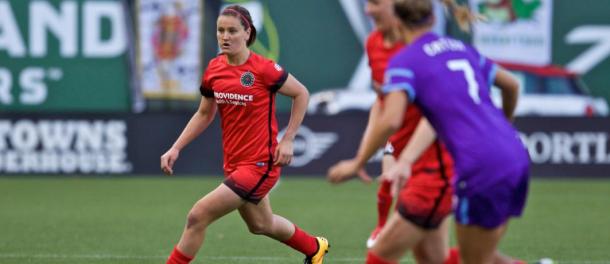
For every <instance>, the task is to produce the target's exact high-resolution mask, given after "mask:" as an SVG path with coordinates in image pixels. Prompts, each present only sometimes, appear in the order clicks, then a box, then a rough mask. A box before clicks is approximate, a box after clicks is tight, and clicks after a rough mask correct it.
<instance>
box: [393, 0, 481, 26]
mask: <svg viewBox="0 0 610 264" xmlns="http://www.w3.org/2000/svg"><path fill="white" fill-rule="evenodd" d="M441 2H442V3H443V5H445V7H446V8H447V10H448V11H449V12H451V13H452V14H453V17H454V18H455V21H456V22H457V24H458V26H459V28H460V29H461V30H463V31H465V32H470V23H472V22H474V21H475V20H478V19H483V17H481V16H478V15H474V14H473V13H472V12H471V11H470V9H469V8H468V7H467V6H465V5H460V4H458V3H456V2H455V0H441ZM394 11H395V13H396V15H397V16H398V17H399V18H400V20H401V21H402V23H403V24H404V25H405V26H407V27H422V26H429V25H431V24H432V21H433V20H432V16H433V13H434V5H433V3H432V0H395V1H394Z"/></svg>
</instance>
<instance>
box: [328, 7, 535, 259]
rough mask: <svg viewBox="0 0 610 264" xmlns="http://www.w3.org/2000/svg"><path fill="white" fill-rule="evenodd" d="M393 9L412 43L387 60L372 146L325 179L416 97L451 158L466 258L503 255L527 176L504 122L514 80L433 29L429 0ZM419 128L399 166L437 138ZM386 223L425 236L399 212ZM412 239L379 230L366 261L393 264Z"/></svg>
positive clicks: (354, 167)
mask: <svg viewBox="0 0 610 264" xmlns="http://www.w3.org/2000/svg"><path fill="white" fill-rule="evenodd" d="M395 12H396V14H397V16H398V17H399V18H400V20H401V21H402V23H403V25H404V27H405V34H406V39H407V42H408V43H409V46H408V47H406V48H404V49H402V50H401V51H399V53H397V54H396V55H395V56H394V57H393V58H392V59H391V60H390V63H389V65H388V68H387V70H386V73H385V83H384V86H383V89H382V90H383V92H384V94H386V97H385V99H384V102H385V103H384V107H383V109H382V114H381V115H382V117H381V119H380V122H379V124H378V125H377V126H375V127H374V128H373V130H372V131H371V141H370V142H369V144H367V145H364V146H362V148H360V150H359V151H358V154H357V156H356V158H354V159H352V160H348V161H343V162H340V163H339V164H338V165H336V166H334V167H332V168H331V169H330V170H329V177H331V178H332V179H335V180H341V179H343V178H348V177H350V176H351V175H353V174H354V173H355V172H356V171H358V169H360V168H362V166H363V165H364V164H365V162H366V160H368V158H369V157H370V156H371V155H372V154H373V153H374V152H375V151H376V149H378V148H379V147H380V146H381V145H383V143H384V142H385V140H386V139H387V138H388V137H389V136H390V135H391V134H392V133H393V131H395V130H396V129H397V128H399V127H400V124H401V122H402V118H403V116H404V114H405V109H406V107H407V105H409V103H414V104H416V105H418V106H419V107H420V109H421V110H422V113H423V114H424V116H425V117H426V118H427V119H428V120H429V123H430V124H431V125H432V127H433V128H434V130H436V131H437V133H438V134H439V137H440V138H441V139H442V140H443V142H444V143H446V144H447V147H448V149H449V151H450V153H451V154H452V156H453V158H454V160H455V168H456V179H454V182H453V189H454V194H455V196H456V198H457V199H456V200H455V201H454V204H455V205H454V208H453V209H454V214H455V219H456V222H457V225H456V229H457V238H458V244H459V250H460V255H461V259H462V261H463V263H466V264H470V263H492V262H494V261H496V262H497V261H501V260H502V259H501V258H497V254H496V253H497V252H496V248H497V245H498V243H499V241H500V239H501V238H502V235H503V234H504V233H505V231H506V227H507V223H508V220H509V218H510V217H512V216H519V215H521V213H522V211H523V208H524V206H525V200H526V196H527V188H528V182H529V172H528V168H529V161H528V157H527V153H526V150H525V148H524V146H523V144H522V143H521V141H520V140H519V137H518V134H517V132H516V131H515V129H514V128H513V127H512V126H511V124H510V123H509V122H508V120H507V118H508V119H511V118H512V114H513V111H514V108H515V106H516V102H517V95H518V84H517V83H516V81H515V80H514V79H513V78H512V77H511V76H510V75H509V74H508V73H507V72H506V71H504V70H502V69H500V68H499V67H498V66H496V65H495V64H494V63H492V62H491V61H490V60H488V59H486V58H485V57H483V56H481V55H480V54H479V53H478V52H477V51H476V50H475V49H474V48H472V47H469V46H467V45H465V44H464V43H462V42H461V41H458V40H455V39H451V38H445V37H439V36H437V35H436V34H434V33H432V32H430V29H431V27H432V24H433V21H434V16H433V12H432V1H431V0H396V1H395ZM492 83H494V84H495V85H497V86H498V87H500V88H501V89H502V95H503V111H504V116H503V113H502V111H500V110H498V109H497V108H496V107H495V106H494V105H493V103H492V101H491V99H490V96H489V89H490V87H491V84H492ZM418 130H419V129H418ZM418 134H423V135H424V137H420V138H421V139H425V140H416V141H413V144H414V145H413V147H411V146H410V150H411V151H409V152H408V153H405V154H404V155H401V158H400V160H399V161H398V163H397V164H396V166H397V168H396V169H395V170H396V171H410V170H411V168H412V165H411V164H413V162H414V161H415V160H417V158H418V157H419V156H420V155H421V153H422V152H423V151H424V150H425V149H426V148H427V147H428V146H429V145H430V144H432V142H433V140H434V138H435V136H434V134H433V133H420V131H416V135H415V136H416V137H418ZM409 153H410V154H409ZM392 170H394V169H392ZM393 220H395V221H394V222H393ZM388 225H395V226H396V228H395V230H401V229H409V230H412V231H414V233H415V234H417V232H419V234H422V235H423V234H425V231H424V230H421V229H420V228H418V227H417V226H415V225H413V224H412V223H411V222H409V221H406V220H404V219H400V218H398V217H397V218H394V217H393V219H391V220H390V223H388ZM393 230H394V229H393ZM420 237H421V235H420ZM413 241H416V239H406V238H401V237H397V234H396V233H394V232H385V228H384V231H382V232H381V234H380V237H379V238H378V242H377V243H376V244H375V246H374V247H373V249H372V250H371V251H369V254H368V256H367V263H370V264H375V263H382V264H383V263H397V262H398V260H399V259H400V257H401V256H402V254H404V252H405V251H406V250H407V249H410V248H413V246H414V244H413Z"/></svg>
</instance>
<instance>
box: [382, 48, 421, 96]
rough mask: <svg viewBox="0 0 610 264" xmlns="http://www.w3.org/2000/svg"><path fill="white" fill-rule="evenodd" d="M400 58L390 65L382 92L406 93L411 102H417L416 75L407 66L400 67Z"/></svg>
mask: <svg viewBox="0 0 610 264" xmlns="http://www.w3.org/2000/svg"><path fill="white" fill-rule="evenodd" d="M399 58H400V57H399V56H397V57H394V58H393V59H392V60H390V62H389V63H388V67H387V69H386V71H385V76H384V81H383V83H384V84H383V87H382V92H383V93H384V94H389V93H391V92H394V91H405V92H406V93H407V97H408V98H409V101H411V102H412V101H413V100H415V97H416V96H417V94H416V92H415V73H414V72H413V71H412V70H411V69H409V68H408V66H406V65H400V64H401V63H400V60H399Z"/></svg>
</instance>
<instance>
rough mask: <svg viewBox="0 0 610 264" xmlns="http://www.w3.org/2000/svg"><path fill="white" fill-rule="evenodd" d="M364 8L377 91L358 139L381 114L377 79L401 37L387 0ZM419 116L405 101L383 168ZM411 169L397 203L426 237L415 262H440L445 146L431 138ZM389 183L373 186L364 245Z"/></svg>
mask: <svg viewBox="0 0 610 264" xmlns="http://www.w3.org/2000/svg"><path fill="white" fill-rule="evenodd" d="M365 10H366V13H367V14H368V15H369V16H370V17H371V18H372V19H373V21H374V23H375V31H373V32H372V33H371V34H370V35H369V37H368V40H367V44H366V51H367V55H368V58H369V65H370V67H371V71H372V75H373V76H372V79H373V86H374V88H375V91H376V92H377V93H378V94H379V96H378V98H377V100H376V101H375V103H374V104H373V106H372V108H371V111H370V113H369V122H368V124H367V129H366V131H365V134H364V136H363V139H362V144H363V145H364V144H367V142H368V141H370V138H369V137H370V135H371V134H370V131H371V129H372V127H374V126H375V125H376V123H377V122H378V120H379V118H380V113H381V108H382V107H383V96H382V94H381V84H382V83H383V74H384V71H385V69H386V66H387V63H388V61H389V60H390V57H391V56H392V55H394V54H395V53H396V52H397V51H399V50H400V49H401V48H402V47H404V41H405V39H404V36H403V34H402V30H401V28H400V27H401V25H400V20H399V19H398V18H397V17H396V16H395V14H394V5H393V1H392V0H369V1H367V4H366V7H365ZM420 119H421V113H420V111H419V109H418V108H417V107H416V106H414V105H411V106H409V107H408V108H407V113H406V114H405V119H404V122H403V123H402V125H401V127H400V129H399V130H398V131H397V132H396V133H394V134H393V135H392V136H390V138H389V140H388V142H387V145H386V148H385V150H384V156H383V160H382V172H385V171H387V170H388V168H390V167H391V166H392V165H393V164H394V161H395V158H397V157H398V155H400V153H401V152H402V150H403V148H404V147H405V145H406V144H407V142H408V141H409V140H410V138H411V136H412V134H413V132H414V131H415V128H416V127H417V124H418V123H419V121H420ZM413 170H414V173H413V176H412V177H411V179H410V180H409V183H408V184H407V185H405V188H404V190H403V191H402V192H400V195H401V198H399V201H398V205H397V208H398V210H399V212H400V213H401V214H402V215H403V217H405V218H406V219H408V221H411V222H413V223H415V224H416V225H418V226H420V227H421V228H422V229H425V230H428V231H429V232H428V235H427V236H426V239H421V240H420V241H421V243H419V244H418V246H417V247H416V248H415V249H414V255H415V258H416V259H417V260H418V263H439V261H440V262H442V261H443V260H445V259H446V258H447V257H448V252H449V248H448V247H449V246H448V243H449V238H448V228H449V227H448V226H449V221H444V219H446V216H447V215H448V214H449V213H450V211H451V209H450V208H451V195H452V193H451V187H450V181H451V177H452V176H453V165H452V161H451V158H450V156H449V154H448V153H447V151H446V150H445V149H444V146H442V144H440V143H439V142H436V143H435V144H434V145H433V146H430V148H428V150H427V151H426V153H425V154H424V155H423V156H422V157H421V158H420V159H419V160H418V161H417V162H416V164H415V165H414V169H413ZM399 185H400V184H399V183H397V184H396V186H399ZM391 186H392V182H391V181H389V180H386V179H385V178H382V180H381V184H380V186H379V190H378V192H377V212H378V221H377V226H376V227H375V229H374V230H373V232H372V233H371V235H370V237H369V239H368V240H367V247H368V248H371V247H373V245H374V243H375V239H376V238H377V235H378V234H379V232H380V231H381V230H382V228H383V226H384V225H385V223H386V220H387V217H388V214H389V212H390V208H391V206H392V200H393V198H392V197H393V195H394V194H393V193H397V191H391ZM405 232H406V233H407V234H408V232H409V231H407V230H405ZM405 237H408V235H407V236H405Z"/></svg>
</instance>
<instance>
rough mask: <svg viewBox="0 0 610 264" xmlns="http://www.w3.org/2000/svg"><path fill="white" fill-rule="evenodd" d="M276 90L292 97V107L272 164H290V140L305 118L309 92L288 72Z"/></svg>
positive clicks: (291, 147)
mask: <svg viewBox="0 0 610 264" xmlns="http://www.w3.org/2000/svg"><path fill="white" fill-rule="evenodd" d="M278 92H279V93H280V94H282V95H285V96H288V97H291V98H292V109H291V110H290V120H289V121H288V127H286V133H284V136H283V137H282V139H281V140H280V142H279V144H278V147H277V149H276V150H275V156H274V165H279V166H285V165H288V164H290V161H291V160H292V155H293V146H292V142H293V140H294V137H295V136H296V134H297V131H298V130H299V126H301V123H303V118H305V112H306V111H307V103H308V102H309V92H308V91H307V88H305V86H304V85H303V84H302V83H301V82H299V80H297V79H296V78H294V76H292V75H291V74H288V78H287V79H286V82H284V85H282V87H280V89H279V90H278Z"/></svg>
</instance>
